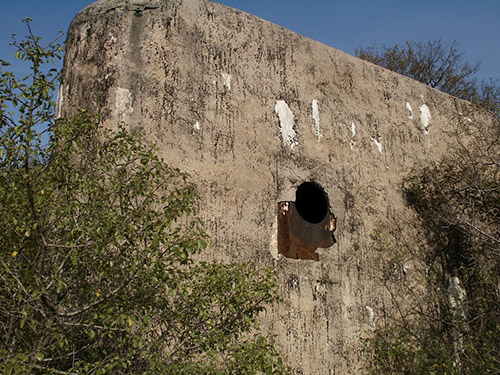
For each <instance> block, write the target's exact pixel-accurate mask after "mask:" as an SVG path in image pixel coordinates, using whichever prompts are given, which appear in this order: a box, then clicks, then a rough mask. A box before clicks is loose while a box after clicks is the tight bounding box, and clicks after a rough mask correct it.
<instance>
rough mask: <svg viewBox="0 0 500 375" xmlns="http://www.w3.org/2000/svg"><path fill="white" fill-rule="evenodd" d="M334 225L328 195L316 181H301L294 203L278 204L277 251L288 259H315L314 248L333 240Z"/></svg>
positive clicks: (330, 243) (329, 243)
mask: <svg viewBox="0 0 500 375" xmlns="http://www.w3.org/2000/svg"><path fill="white" fill-rule="evenodd" d="M335 228H336V220H335V216H334V215H333V214H332V213H331V212H330V204H329V200H328V195H327V194H326V192H325V191H324V190H323V188H322V187H321V186H320V185H319V184H317V183H315V182H312V181H309V182H303V183H302V184H300V185H299V187H298V188H297V190H296V191H295V201H294V202H279V203H278V253H279V254H282V255H283V256H285V257H287V258H292V259H308V260H316V261H318V260H319V255H318V253H316V250H317V249H318V248H327V247H330V246H332V245H333V244H334V243H335V242H336V240H335V236H334V232H335Z"/></svg>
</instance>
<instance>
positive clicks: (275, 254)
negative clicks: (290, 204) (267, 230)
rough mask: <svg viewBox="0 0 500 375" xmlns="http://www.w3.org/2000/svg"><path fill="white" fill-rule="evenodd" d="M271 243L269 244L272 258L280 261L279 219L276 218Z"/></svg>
mask: <svg viewBox="0 0 500 375" xmlns="http://www.w3.org/2000/svg"><path fill="white" fill-rule="evenodd" d="M271 233H272V234H271V241H270V243H269V252H270V253H271V256H272V257H273V258H274V259H276V260H278V259H279V255H278V218H277V217H276V218H275V219H274V221H273V225H272V227H271Z"/></svg>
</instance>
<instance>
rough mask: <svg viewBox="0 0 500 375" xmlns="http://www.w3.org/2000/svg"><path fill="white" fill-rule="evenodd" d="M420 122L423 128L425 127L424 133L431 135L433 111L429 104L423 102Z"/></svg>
mask: <svg viewBox="0 0 500 375" xmlns="http://www.w3.org/2000/svg"><path fill="white" fill-rule="evenodd" d="M419 109H420V123H421V124H422V128H423V129H424V134H425V135H429V125H430V123H431V119H432V116H431V111H430V110H429V107H427V105H425V104H422V105H421V106H420V108H419Z"/></svg>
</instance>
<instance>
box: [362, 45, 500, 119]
mask: <svg viewBox="0 0 500 375" xmlns="http://www.w3.org/2000/svg"><path fill="white" fill-rule="evenodd" d="M457 45H458V43H457V42H453V43H452V44H450V45H444V44H443V43H442V42H441V40H436V41H427V42H414V41H407V42H406V43H405V44H404V45H399V44H396V45H394V46H385V45H384V46H382V47H380V48H376V47H374V46H371V47H358V48H357V49H356V50H355V55H356V56H357V57H359V58H361V59H363V60H367V61H369V62H372V63H374V64H377V65H379V66H382V67H384V68H387V69H390V70H392V71H394V72H397V73H399V74H402V75H405V76H407V77H410V78H413V79H415V80H417V81H419V82H422V83H425V84H426V85H429V86H431V87H434V88H436V89H438V90H441V91H444V92H446V93H448V94H451V95H453V96H456V97H458V98H461V99H465V100H468V101H470V102H472V103H474V104H477V105H479V106H481V107H483V108H486V109H487V110H489V111H491V112H493V113H495V114H496V115H497V116H500V86H499V84H498V80H494V79H488V80H482V81H478V80H477V79H476V78H475V74H476V73H477V72H478V71H479V66H480V64H479V63H476V64H470V63H469V62H467V61H464V59H463V53H462V52H459V51H458V49H457Z"/></svg>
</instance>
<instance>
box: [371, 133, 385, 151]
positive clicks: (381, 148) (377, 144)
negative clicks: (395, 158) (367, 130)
mask: <svg viewBox="0 0 500 375" xmlns="http://www.w3.org/2000/svg"><path fill="white" fill-rule="evenodd" d="M370 139H371V140H372V142H373V143H375V146H377V150H378V152H379V154H381V153H382V151H383V150H384V146H383V145H382V140H381V139H380V137H379V138H378V139H377V138H373V137H370Z"/></svg>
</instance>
